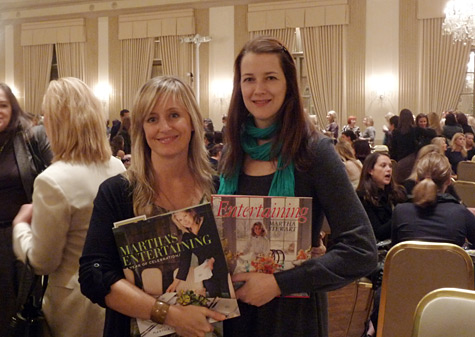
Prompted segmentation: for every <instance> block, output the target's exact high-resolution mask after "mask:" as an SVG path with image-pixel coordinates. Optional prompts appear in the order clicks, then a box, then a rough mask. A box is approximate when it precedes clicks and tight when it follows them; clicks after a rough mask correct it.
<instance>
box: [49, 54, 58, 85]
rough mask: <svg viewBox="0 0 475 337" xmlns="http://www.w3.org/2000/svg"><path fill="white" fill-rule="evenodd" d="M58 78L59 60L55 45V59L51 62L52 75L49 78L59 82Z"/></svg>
mask: <svg viewBox="0 0 475 337" xmlns="http://www.w3.org/2000/svg"><path fill="white" fill-rule="evenodd" d="M58 78H59V74H58V58H57V57H56V47H55V45H53V59H52V61H51V75H50V77H49V80H50V81H53V80H57V79H58Z"/></svg>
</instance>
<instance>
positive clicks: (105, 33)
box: [94, 17, 111, 115]
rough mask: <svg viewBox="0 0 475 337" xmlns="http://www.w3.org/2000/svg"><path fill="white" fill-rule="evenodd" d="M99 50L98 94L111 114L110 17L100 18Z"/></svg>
mask: <svg viewBox="0 0 475 337" xmlns="http://www.w3.org/2000/svg"><path fill="white" fill-rule="evenodd" d="M97 42H98V52H97V57H98V60H97V66H98V67H97V68H98V72H97V84H96V87H95V90H94V91H95V93H96V95H97V96H98V97H99V98H100V99H101V101H102V104H103V107H104V111H105V112H106V114H107V115H108V114H109V95H110V92H111V87H110V84H109V18H108V17H99V18H98V41H97Z"/></svg>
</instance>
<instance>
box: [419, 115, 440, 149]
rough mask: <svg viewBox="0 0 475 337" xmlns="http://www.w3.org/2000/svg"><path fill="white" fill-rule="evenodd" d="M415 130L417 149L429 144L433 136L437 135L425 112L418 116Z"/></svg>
mask: <svg viewBox="0 0 475 337" xmlns="http://www.w3.org/2000/svg"><path fill="white" fill-rule="evenodd" d="M415 132H416V142H417V151H419V149H420V148H422V147H423V146H426V145H429V144H430V142H431V140H432V138H434V137H437V133H436V132H435V130H434V129H432V128H431V127H429V118H428V117H427V115H426V114H424V113H420V114H418V115H417V116H416V129H415Z"/></svg>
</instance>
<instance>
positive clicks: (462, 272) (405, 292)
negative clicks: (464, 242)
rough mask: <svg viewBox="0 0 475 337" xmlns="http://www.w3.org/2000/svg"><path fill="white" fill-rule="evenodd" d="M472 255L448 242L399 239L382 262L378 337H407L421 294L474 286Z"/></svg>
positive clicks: (409, 333) (408, 336) (409, 334)
mask: <svg viewBox="0 0 475 337" xmlns="http://www.w3.org/2000/svg"><path fill="white" fill-rule="evenodd" d="M473 274H474V271H473V262H472V259H471V257H470V256H469V255H468V253H467V252H466V251H464V250H463V249H462V248H461V247H459V246H457V245H454V244H450V243H434V242H422V241H406V242H401V243H399V244H397V245H395V246H394V247H392V248H391V249H390V250H389V252H388V254H387V256H386V262H385V265H384V273H383V282H382V286H381V301H380V305H379V317H378V328H377V334H376V335H377V336H378V337H410V336H411V332H412V324H413V316H414V312H415V310H416V307H417V304H418V303H419V301H420V300H421V299H422V297H423V296H424V295H426V294H427V293H429V292H430V291H432V290H435V289H438V288H444V287H454V288H463V289H470V290H473V289H474V276H473Z"/></svg>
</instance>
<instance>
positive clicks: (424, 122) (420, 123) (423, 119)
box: [417, 117, 428, 128]
mask: <svg viewBox="0 0 475 337" xmlns="http://www.w3.org/2000/svg"><path fill="white" fill-rule="evenodd" d="M427 123H428V122H427V118H426V117H421V118H419V119H418V120H417V126H418V127H420V128H426V127H427Z"/></svg>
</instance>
